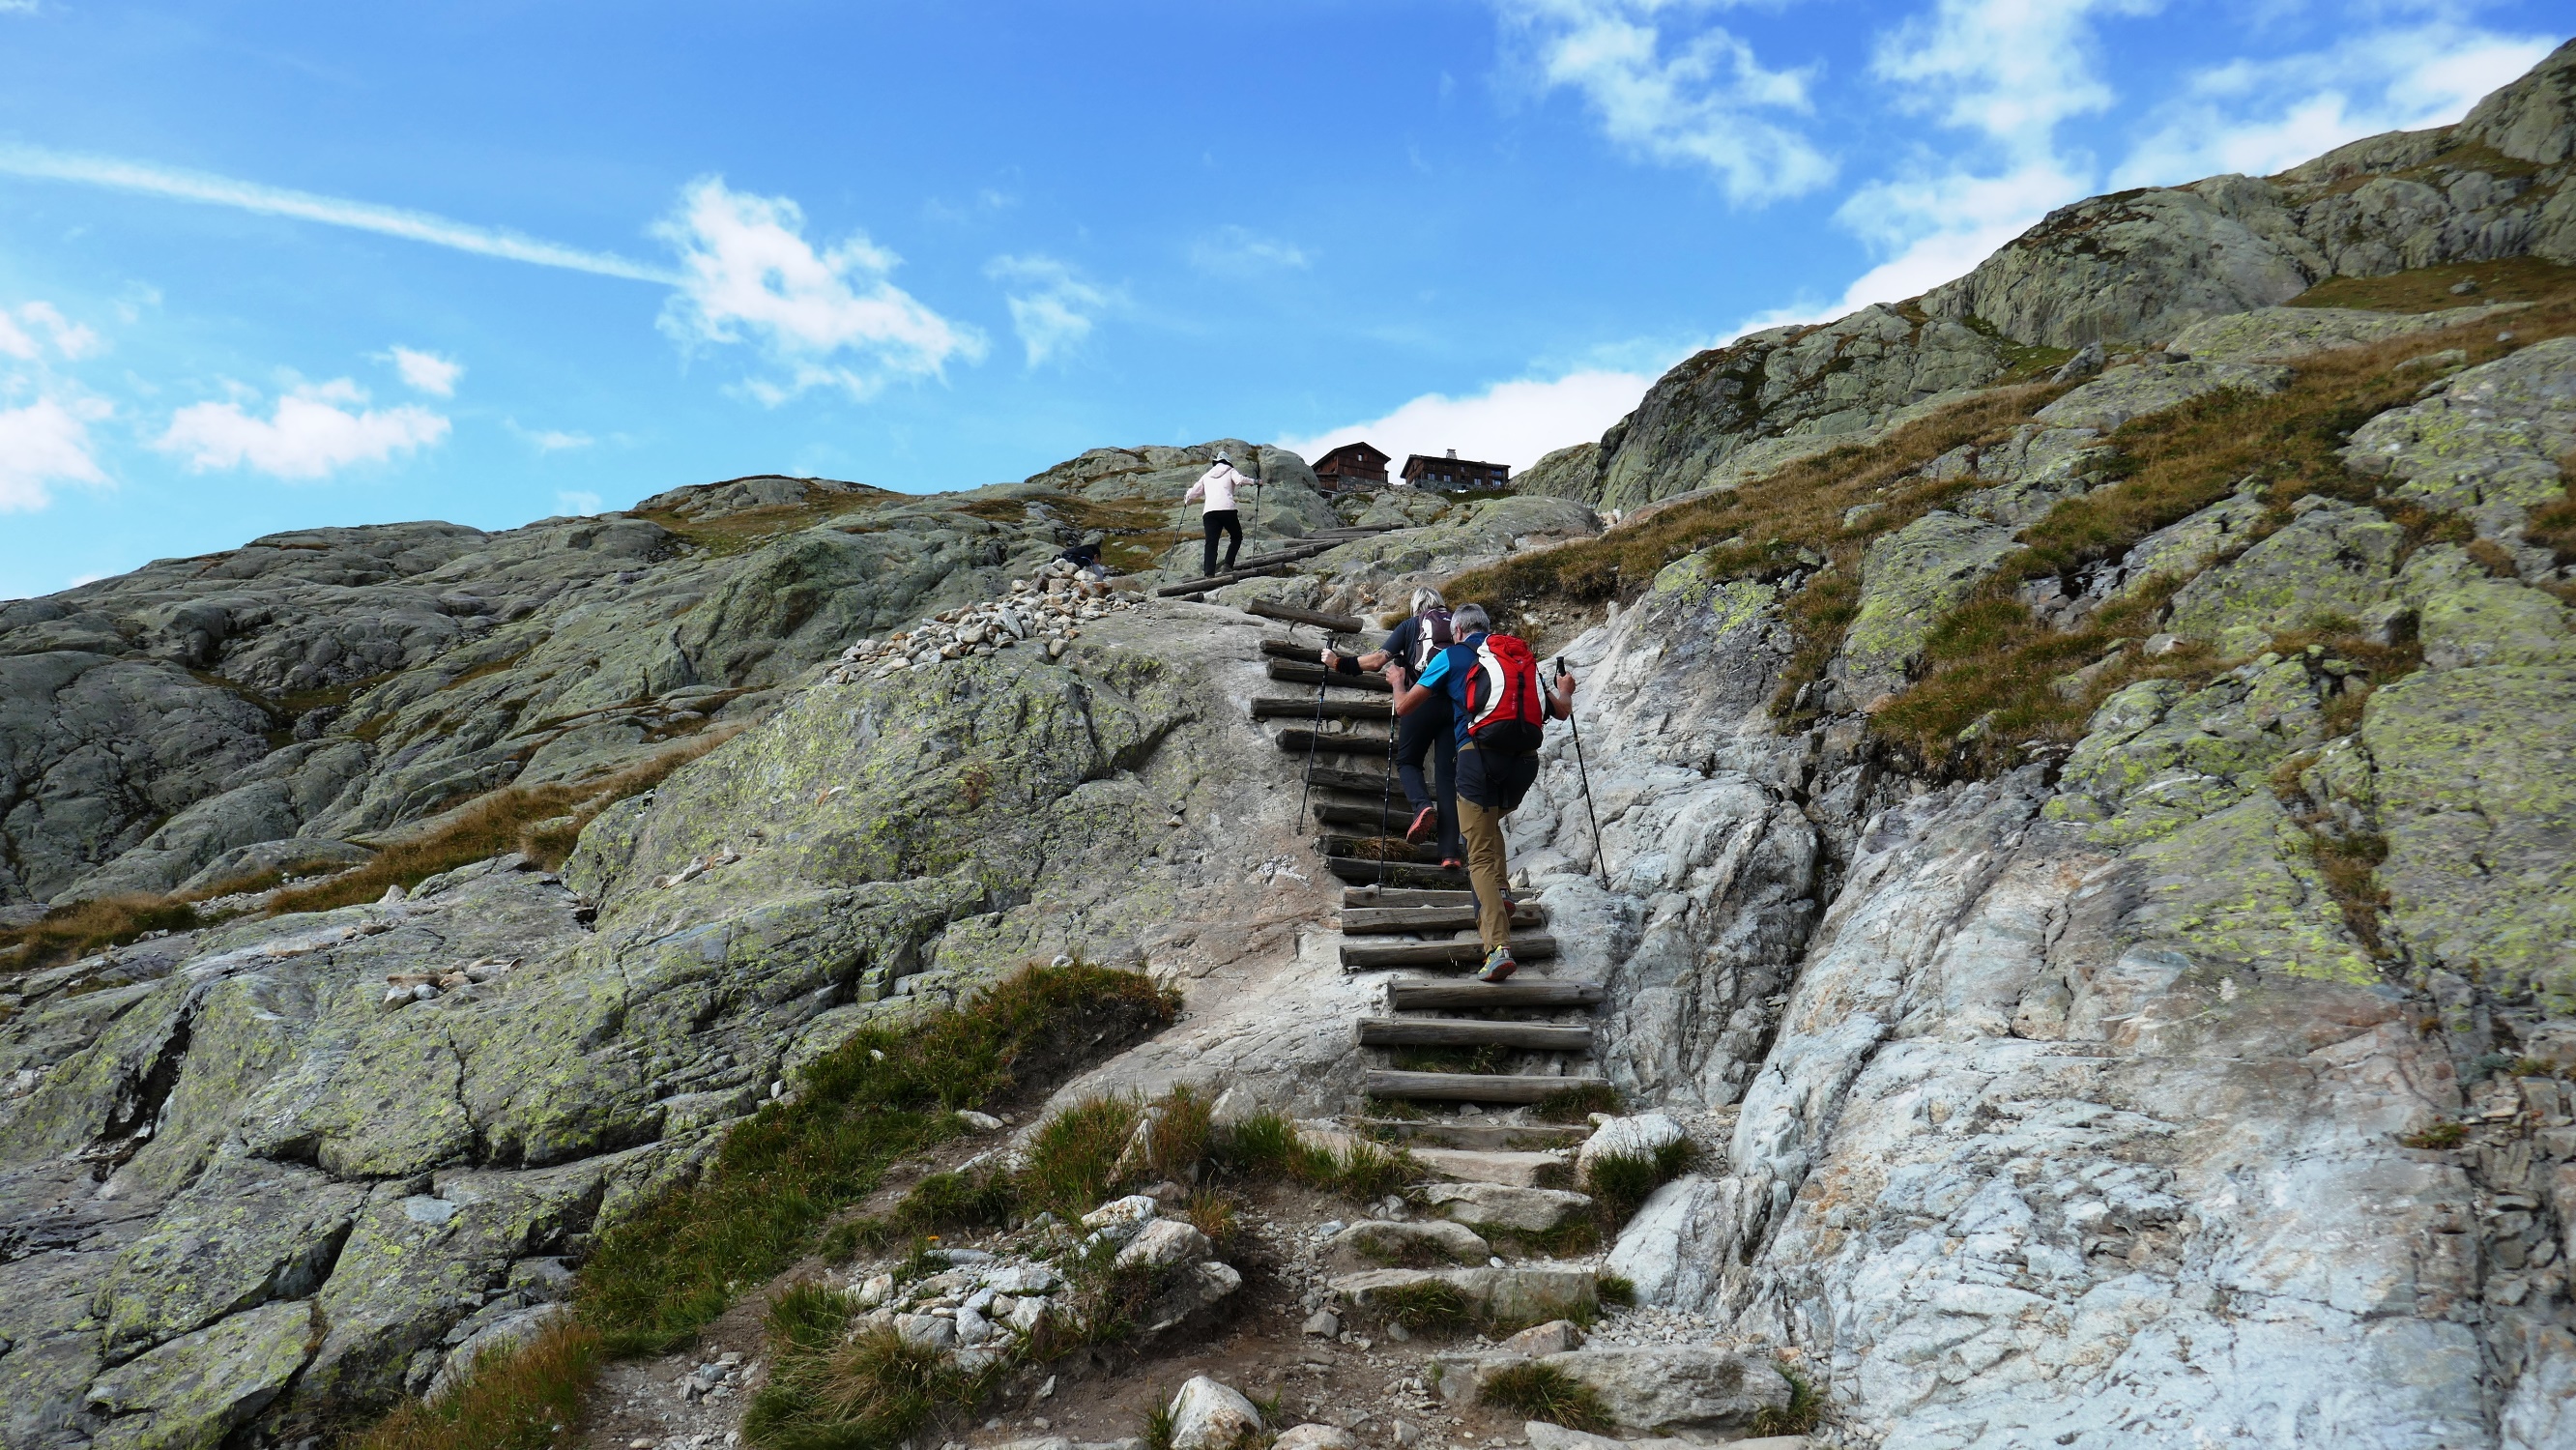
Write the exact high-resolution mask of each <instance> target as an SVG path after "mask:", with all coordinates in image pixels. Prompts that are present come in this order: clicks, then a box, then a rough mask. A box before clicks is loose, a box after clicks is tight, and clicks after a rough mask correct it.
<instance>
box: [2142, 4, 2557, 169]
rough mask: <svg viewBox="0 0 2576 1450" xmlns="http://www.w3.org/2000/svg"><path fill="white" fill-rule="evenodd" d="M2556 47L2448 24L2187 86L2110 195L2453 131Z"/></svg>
mask: <svg viewBox="0 0 2576 1450" xmlns="http://www.w3.org/2000/svg"><path fill="white" fill-rule="evenodd" d="M2555 43H2556V42H2555V41H2554V40H2553V39H2552V38H2549V37H2545V36H2507V35H2499V34H2496V33H2495V32H2493V31H2486V30H2478V29H2474V28H2471V27H2467V26H2462V25H2458V24H2455V23H2452V22H2450V21H2434V22H2431V23H2428V24H2423V25H2416V26H2407V27H2399V28H2392V29H2387V30H2376V31H2366V32H2363V33H2361V34H2359V35H2354V36H2350V37H2348V38H2346V39H2345V40H2343V41H2342V42H2340V43H2338V44H2336V45H2334V46H2332V47H2330V48H2328V49H2325V50H2319V51H2311V52H2308V53H2306V54H2302V55H2292V56H2285V57H2282V58H2280V59H2277V60H2269V61H2250V60H2240V61H2234V62H2231V63H2229V64H2226V65H2222V66H2216V67H2212V68H2211V69H2208V70H2204V71H2201V72H2199V73H2198V74H2196V75H2193V76H2192V77H2190V79H2189V80H2188V81H2186V82H2185V83H2184V85H2183V87H2182V94H2181V95H2180V96H2179V97H2178V98H2177V99H2175V100H2174V101H2172V102H2171V103H2169V104H2167V105H2165V106H2162V107H2160V108H2158V110H2157V112H2156V117H2155V120H2156V130H2155V131H2154V132H2153V133H2152V134H2150V135H2149V136H2148V137H2147V138H2146V139H2145V140H2144V141H2141V142H2139V143H2138V145H2137V148H2136V149H2135V150H2133V151H2132V152H2131V153H2130V154H2129V157H2128V159H2127V160H2126V161H2124V162H2122V163H2121V164H2120V167H2119V169H2118V170H2117V171H2116V172H2115V173H2114V174H2113V176H2112V179H2111V184H2112V185H2113V186H2114V187H2131V186H2171V185H2174V184H2176V183H2179V182H2185V181H2196V180H2198V179H2199V178H2201V177H2204V176H2211V175H2217V174H2220V173H2224V172H2231V171H2233V172H2242V173H2244V174H2246V175H2248V176H2268V175H2270V174H2272V173H2273V172H2276V171H2281V170H2284V169H2286V168H2288V167H2292V166H2295V165H2297V164H2299V163H2300V162H2302V161H2306V160H2308V159H2310V158H2312V157H2315V156H2318V155H2321V154H2323V153H2325V152H2328V151H2331V150H2333V149H2334V148H2336V147H2337V146H2341V145H2343V144H2344V143H2346V142H2348V141H2357V140H2360V139H2361V138H2362V137H2364V136H2375V135H2378V134H2379V133H2381V132H2383V131H2415V130H2421V129H2422V128H2424V127H2427V126H2440V125H2447V124H2449V123H2450V122H2453V121H2457V120H2458V119H2460V117H2462V116H2464V115H2466V114H2468V110H2469V107H2471V106H2473V105H2475V104H2477V102H2478V98H2479V97H2481V96H2484V95H2485V94H2486V93H2487V92H2489V91H2492V90H2494V89H2496V88H2497V87H2498V86H2501V85H2503V84H2505V83H2506V82H2507V81H2510V80H2512V79H2514V78H2515V77H2516V76H2519V75H2521V74H2522V73H2523V72H2524V71H2527V70H2529V69H2531V67H2532V66H2533V65H2535V64H2537V63H2538V62H2539V60H2540V58H2541V57H2542V56H2545V55H2547V54H2548V53H2549V51H2550V49H2551V48H2552V46H2553V45H2554V44H2555Z"/></svg>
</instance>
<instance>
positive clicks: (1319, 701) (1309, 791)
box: [1297, 629, 1333, 825]
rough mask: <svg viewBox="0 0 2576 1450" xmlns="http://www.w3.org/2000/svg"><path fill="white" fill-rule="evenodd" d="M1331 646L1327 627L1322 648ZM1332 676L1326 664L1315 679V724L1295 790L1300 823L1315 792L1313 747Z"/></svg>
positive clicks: (1319, 734)
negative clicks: (1299, 787)
mask: <svg viewBox="0 0 2576 1450" xmlns="http://www.w3.org/2000/svg"><path fill="white" fill-rule="evenodd" d="M1332 647H1333V632H1332V631H1331V630H1329V629H1328V630H1326V631H1324V648H1325V649H1327V650H1330V649H1332ZM1332 678H1333V669H1332V666H1330V665H1326V666H1324V673H1323V677H1322V678H1320V679H1318V680H1316V681H1315V726H1314V728H1313V729H1311V730H1309V731H1307V732H1306V784H1305V788H1304V789H1302V790H1300V791H1298V792H1297V820H1298V823H1299V824H1300V825H1302V824H1304V823H1305V820H1306V802H1307V801H1308V800H1309V799H1311V798H1312V797H1313V796H1314V794H1315V747H1316V746H1317V745H1318V744H1320V743H1321V742H1322V740H1323V738H1324V686H1325V684H1326V683H1327V682H1329V681H1330V680H1331V679H1332Z"/></svg>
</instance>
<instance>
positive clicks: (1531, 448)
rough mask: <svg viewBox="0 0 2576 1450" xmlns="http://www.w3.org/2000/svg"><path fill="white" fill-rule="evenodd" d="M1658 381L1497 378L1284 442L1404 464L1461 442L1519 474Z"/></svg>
mask: <svg viewBox="0 0 2576 1450" xmlns="http://www.w3.org/2000/svg"><path fill="white" fill-rule="evenodd" d="M1654 381H1655V379H1654V375H1653V374H1650V373H1632V372H1613V371H1609V370H1606V369H1595V370H1588V371H1584V372H1574V373H1567V374H1566V375H1565V376H1563V377H1560V378H1554V379H1550V380H1547V381H1539V380H1536V379H1523V380H1520V381H1516V382H1508V383H1497V384H1495V385H1494V386H1492V387H1490V388H1487V389H1486V390H1485V391H1483V392H1481V393H1473V394H1469V395H1467V396H1465V397H1457V398H1453V397H1450V396H1448V395H1446V394H1443V393H1425V394H1423V395H1422V396H1421V397H1418V398H1415V399H1414V400H1413V401H1411V402H1409V403H1406V404H1405V405H1403V406H1402V407H1400V408H1397V409H1396V410H1395V411H1393V412H1391V413H1388V414H1387V415H1385V416H1384V417H1381V418H1375V419H1372V420H1370V421H1368V422H1366V423H1354V424H1351V425H1350V426H1348V427H1344V428H1334V429H1329V430H1327V431H1325V432H1322V433H1318V434H1315V435H1314V436H1312V437H1309V438H1299V439H1293V440H1290V441H1288V442H1284V443H1282V444H1280V445H1279V446H1280V447H1282V448H1285V449H1287V450H1288V451H1289V452H1291V453H1294V454H1296V455H1298V456H1299V457H1301V458H1307V459H1314V458H1320V457H1322V456H1323V455H1324V454H1325V453H1326V452H1329V451H1330V450H1332V449H1335V448H1338V447H1340V446H1341V445H1343V444H1345V443H1354V442H1360V441H1363V440H1365V441H1367V442H1369V443H1372V444H1375V445H1376V446H1377V447H1379V448H1380V449H1383V450H1384V451H1386V452H1388V453H1390V454H1393V455H1394V456H1395V460H1396V461H1395V464H1394V465H1393V467H1401V466H1403V463H1404V459H1405V457H1406V456H1407V455H1409V454H1414V453H1422V454H1428V455H1431V456H1433V457H1437V456H1439V455H1440V454H1441V453H1443V452H1445V451H1446V450H1448V449H1451V448H1455V449H1457V450H1458V456H1459V457H1461V458H1474V459H1481V460H1482V461H1484V462H1487V463H1505V464H1509V465H1511V468H1512V471H1513V472H1515V473H1517V472H1519V471H1520V470H1522V469H1524V468H1527V467H1529V466H1530V465H1531V464H1533V463H1536V462H1538V460H1539V458H1540V457H1541V456H1542V455H1544V454H1547V453H1552V452H1554V451H1555V450H1557V449H1559V448H1563V447H1566V446H1567V445H1569V444H1574V443H1588V442H1591V441H1592V440H1593V439H1596V438H1598V437H1600V436H1601V434H1602V432H1603V430H1605V429H1607V428H1608V427H1609V426H1610V425H1611V424H1613V423H1616V422H1618V421H1619V420H1620V418H1622V417H1624V416H1625V415H1626V414H1627V412H1628V410H1629V409H1631V408H1634V407H1636V406H1637V400H1638V399H1639V398H1642V397H1644V396H1645V395H1646V389H1647V388H1648V387H1650V386H1652V385H1653V383H1654ZM1390 471H1392V469H1390Z"/></svg>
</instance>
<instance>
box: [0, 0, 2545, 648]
mask: <svg viewBox="0 0 2576 1450" xmlns="http://www.w3.org/2000/svg"><path fill="white" fill-rule="evenodd" d="M2569 28H2570V27H2569V21H2568V17H2567V12H2566V11H2565V10H2564V9H2563V8H2562V7H2561V6H2557V5H2543V4H2511V3H2499V4H2491V5H2475V4H2406V3H2371V4H2352V5H2324V4H2302V3H2295V0H2254V3H2250V4H2249V3H2242V0H2240V3H2235V4H2194V3H2186V0H2055V3H2048V0H1909V3H1893V4H1877V3H1861V0H1806V3H1799V0H1773V3H1745V4H1729V3H1722V0H1490V3H1471V0H1445V3H1428V0H1427V3H1405V0H1370V3H1355V0H1314V3H1273V4H1233V3H1222V0H1193V3H1170V4H1166V3H1159V0H1143V3H1127V4H1117V5H1109V4H1088V5H1081V4H1064V3H1049V0H1013V3H1009V4H984V3H955V4H934V5H922V4H912V5H891V4H880V5H863V6H852V5H846V4H842V5H833V4H822V3H773V0H728V3H724V4H665V3H652V0H621V3H616V4H609V3H558V4H541V3H525V0H523V3H447V4H437V5H430V6H371V5H354V6H353V5H347V4H336V5H323V4H280V3H268V4H256V5H254V4H246V3H229V4H228V3H201V4H195V5H189V6H160V5H152V4H141V3H136V4H113V3H74V0H0V598H7V597H14V596H22V595H28V594H41V593H46V592H50V591H52V590H55V589H59V588H63V587H66V586H67V585H69V584H71V583H74V582H76V581H78V580H81V579H85V578H90V577H96V576H98V575H102V574H108V573H114V572H118V571H122V570H125V569H129V568H132V567H134V566H135V565H137V564H139V563H142V562H144V561H145V560H147V559H150V558H154V557H160V556H166V555H184V554H193V553H202V552H206V551H210V550H214V549H220V548H225V547H230V546H232V545H234V544H238V543H240V542H242V541H243V540H245V539H248V538H250V537H253V536H255V535H258V534H260V533H264V532H268V531H272V530H277V529H284V528H293V527H303V526H309V525H314V524H324V523H369V522H382V521H389V520H396V519H413V518H441V519H449V520H454V521H457V522H461V523H468V524H473V525H477V526H480V527H485V528H501V527H507V526H511V525H515V524H519V523H524V522H526V521H528V520H530V519H534V518H540V517H544V516H546V515H548V514H554V513H564V512H584V511H588V510H592V509H596V508H601V507H608V508H616V507H621V506H623V505H625V504H627V503H630V502H632V501H634V500H635V499H638V498H641V497H643V496H645V495H647V494H650V493H653V492H656V491H659V490H661V489H664V488H669V487H672V486H674V485H677V484H682V483H693V482H703V481H706V480H710V479H717V478H725V477H731V476H735V475H740V474H746V473H755V472H767V471H780V472H790V473H798V474H822V475H826V476H831V477H838V478H849V479H858V480H862V481H865V482H869V483H874V484H879V485H882V486H885V487H890V488H898V489H907V490H928V489H946V488H959V487H968V486H972V485H975V484H978V483H986V482H992V481H996V480H1001V479H1011V478H1019V477H1022V476H1025V475H1026V474H1028V473H1031V472H1034V471H1035V470H1037V469H1039V468H1042V467H1044V466H1046V465H1047V464H1050V463H1052V462H1055V461H1056V460H1058V459H1061V458H1064V457H1068V456H1070V455H1072V454H1074V453H1077V452H1079V451H1081V450H1082V449H1084V448H1087V447H1093V446H1098V445H1102V444H1132V443H1143V442H1165V443H1182V442H1195V441H1198V440H1201V439H1204V438H1209V437H1216V436H1228V435H1230V436H1239V437H1248V438H1256V439H1264V440H1273V441H1282V442H1286V443H1288V444H1289V445H1290V446H1304V447H1307V448H1314V447H1317V446H1321V445H1324V444H1328V443H1332V442H1339V441H1343V440H1345V439H1348V438H1351V437H1357V436H1367V437H1369V438H1371V439H1372V440H1373V441H1375V442H1377V443H1378V444H1379V445H1380V446H1382V447H1386V448H1389V449H1390V450H1391V451H1393V452H1395V453H1397V454H1398V455H1399V456H1401V455H1402V454H1403V453H1405V452H1408V451H1415V450H1420V451H1436V450H1437V449H1439V448H1442V447H1456V448H1458V449H1459V450H1460V451H1461V452H1462V453H1464V454H1466V455H1467V456H1470V457H1478V456H1481V457H1486V458H1492V459H1496V460H1499V461H1503V462H1507V463H1510V464H1513V465H1514V466H1520V465H1525V464H1527V463H1529V462H1531V461H1533V460H1534V459H1535V458H1536V456H1537V455H1538V453H1539V452H1541V451H1543V450H1544V449H1546V448H1550V447H1555V446H1560V445H1562V444H1565V443H1572V442H1578V441H1581V440H1582V439H1584V438H1588V437H1592V436H1595V435H1597V434H1598V433H1599V431H1600V430H1601V429H1602V428H1603V427H1604V426H1606V425H1607V424H1608V423H1609V422H1611V421H1614V420H1615V419H1616V418H1617V417H1618V416H1619V414H1620V413H1622V412H1624V411H1625V410H1626V408H1627V407H1628V406H1629V405H1630V404H1631V403H1633V402H1634V400H1635V399H1636V397H1637V395H1638V394H1639V393H1640V392H1642V391H1643V389H1644V387H1645V386H1646V384H1647V383H1648V382H1649V381H1650V380H1651V379H1652V377H1653V375H1654V374H1655V373H1656V372H1658V371H1660V370H1661V369H1662V368H1663V367H1665V366H1668V365H1669V364H1670V363H1672V362H1673V361H1675V360H1677V359H1679V358H1680V357H1682V356H1685V355H1687V354H1688V353H1689V352H1690V351H1691V350H1692V349H1694V348H1696V347H1701V346H1706V345H1708V344H1709V343H1711V342H1714V341H1717V340H1720V339H1722V338H1725V337H1729V336H1732V335H1734V334H1736V333H1738V332H1740V331H1742V330H1744V329H1745V328H1747V327H1749V326H1753V325H1757V324H1762V323H1766V322H1770V321H1778V320H1791V319H1808V318H1821V317H1829V316H1833V315H1836V314H1838V313H1840V312H1842V311H1844V310H1847V309H1848V308H1849V307H1851V306H1856V305H1859V304H1861V303H1864V302H1868V301H1873V300H1890V301H1892V300H1895V299H1898V298H1902V297H1905V296H1909V295H1912V294H1914V293H1917V292H1920V291H1922V290H1923V289H1924V288H1925V287H1927V286H1929V285H1931V284H1932V283H1935V282H1938V281H1940V280H1942V279H1944V278H1946V277H1949V276H1953V275H1956V274H1957V273H1958V272H1961V271H1964V270H1965V269H1966V268H1967V267H1969V266H1971V265H1973V264H1974V262H1975V261H1976V260H1977V258H1978V257H1980V256H1982V255H1984V253H1985V252H1987V251H1988V250H1990V249H1991V248H1992V247H1993V246H1995V245H1996V244H1998V243H2000V242H2001V241H2003V240H2004V239H2006V238H2008V237H2010V236H2011V235H2012V234H2014V233H2015V232H2017V231H2019V230H2020V229H2021V228H2023V227H2025V226H2027V225H2028V224H2029V223H2030V222H2032V221H2034V220H2036V219H2037V218H2038V217H2039V215H2040V214H2042V213H2043V212H2045V211H2046V210H2047V209H2048V208H2049V207H2051V206H2054V205H2058V204H2061V203H2064V202H2066V201H2070V200H2073V199H2075V198H2077V197H2081V196H2085V195H2089V194H2092V193H2094V192H2098V191H2102V190H2106V189H2110V188H2113V187H2118V186H2134V185H2145V184H2155V183H2170V182H2179V181H2186V180H2190V179H2193V178H2196V177H2199V176H2203V175H2208V174H2211V173H2215V172H2220V171H2231V170H2235V171H2248V172H2254V173H2261V172H2266V171H2271V170H2275V169H2278V168H2279V167H2281V166H2283V165H2286V164H2289V163H2291V162H2295V161H2297V160H2301V159H2304V158H2305V157H2307V156H2310V155H2313V154H2315V153H2316V152H2317V151H2320V150H2323V149H2325V148H2326V147H2329V146H2332V145H2334V144H2337V143H2339V142H2342V141H2345V140H2349V139H2351V138H2354V137H2357V136H2362V135H2367V134H2371V133H2373V132H2376V131H2381V130H2387V129H2391V128H2393V127H2411V126H2422V125H2431V124H2439V123H2442V122H2447V121H2450V120H2453V119H2456V118H2457V117H2458V116H2459V115H2460V114H2461V113H2462V112H2463V111H2465V110H2466V108H2467V107H2468V105H2469V104H2470V103H2471V102H2472V101H2473V100H2474V99H2475V98H2476V97H2477V96H2478V95H2480V94H2482V93H2484V92H2485V91H2487V90H2489V89H2491V88H2492V87H2494V86H2495V85H2497V84H2500V83H2502V82H2503V81H2505V80H2507V79H2510V78H2511V77H2512V76H2514V75H2516V74H2519V73H2520V72H2521V71H2522V70H2523V69H2525V68H2527V67H2528V66H2529V65H2530V64H2531V63H2532V62H2533V61H2534V60H2536V59H2537V58H2538V57H2539V56H2540V55H2542V54H2544V53H2545V52H2546V51H2547V50H2548V49H2549V48H2550V46H2551V45H2553V44H2554V43H2555V42H2556V41H2558V40H2559V39H2562V38H2564V35H2565V33H2566V32H2567V30H2568V29H2569Z"/></svg>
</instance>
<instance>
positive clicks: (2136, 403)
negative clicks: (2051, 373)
mask: <svg viewBox="0 0 2576 1450" xmlns="http://www.w3.org/2000/svg"><path fill="white" fill-rule="evenodd" d="M2289 383H2290V370H2289V369H2288V368H2285V367H2273V366H2268V365H2265V364H2261V363H2235V362H2202V361H2200V360H2199V359H2197V358H2193V359H2190V360H2187V361H2182V362H2154V363H2131V364H2129V365H2127V366H2124V367H2116V368H2112V369H2110V370H2108V371H2106V372H2104V373H2103V374H2102V375H2101V376H2100V377H2098V378H2095V379H2094V380H2093V381H2091V382H2089V383H2086V384H2085V385H2084V386H2082V387H2080V388H2077V389H2076V390H2075V391H2073V392H2071V393H2068V394H2067V395H2066V396H2065V397H2062V398H2060V399H2058V400H2057V401H2056V402H2054V403H2051V404H2049V405H2048V406H2047V407H2045V408H2042V409H2040V410H2039V411H2038V412H2037V413H2034V414H2032V415H2031V416H2033V417H2035V418H2037V419H2038V420H2039V421H2040V422H2042V423H2047V424H2051V425H2053V426H2056V427H2060V428H2090V429H2093V430H2094V431H2096V432H2099V433H2109V432H2111V431H2112V430H2113V429H2116V428H2118V427H2119V426H2120V425H2121V424H2123V423H2126V422H2128V421H2129V420H2130V419H2132V418H2142V417H2145V416H2146V415H2147V414H2149V413H2161V412H2164V411H2165V410H2166V409H2168V408H2177V407H2180V406H2181V405H2183V404H2184V403H2188V402H2190V401H2191V400H2192V399H2194V398H2197V397H2201V396H2203V395H2205V394H2208V393H2214V392H2217V391H2219V390H2220V389H2221V388H2233V389H2235V390H2236V391H2238V392H2241V393H2257V394H2260V393H2277V392H2279V391H2281V389H2283V388H2285V387H2288V386H2289Z"/></svg>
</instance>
